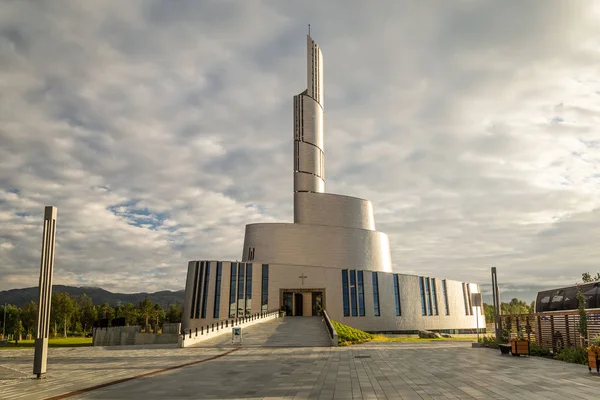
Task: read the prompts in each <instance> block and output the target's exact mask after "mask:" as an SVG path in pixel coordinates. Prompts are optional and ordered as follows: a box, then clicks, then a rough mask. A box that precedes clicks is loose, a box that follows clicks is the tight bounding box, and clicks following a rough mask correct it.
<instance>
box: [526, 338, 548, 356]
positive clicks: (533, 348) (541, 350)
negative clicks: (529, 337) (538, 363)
mask: <svg viewBox="0 0 600 400" xmlns="http://www.w3.org/2000/svg"><path fill="white" fill-rule="evenodd" d="M529 351H530V353H531V355H532V356H535V357H548V356H549V355H550V349H549V348H547V347H544V346H540V345H539V344H537V343H534V342H532V343H529Z"/></svg>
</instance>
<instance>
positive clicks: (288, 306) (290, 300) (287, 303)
mask: <svg viewBox="0 0 600 400" xmlns="http://www.w3.org/2000/svg"><path fill="white" fill-rule="evenodd" d="M293 306H294V293H292V292H283V307H285V315H286V317H291V316H292V315H294V314H293V313H292V312H293V310H294V308H293Z"/></svg>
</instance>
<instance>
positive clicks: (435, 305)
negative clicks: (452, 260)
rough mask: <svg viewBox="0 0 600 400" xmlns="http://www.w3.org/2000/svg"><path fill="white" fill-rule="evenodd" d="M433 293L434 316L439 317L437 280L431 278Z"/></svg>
mask: <svg viewBox="0 0 600 400" xmlns="http://www.w3.org/2000/svg"><path fill="white" fill-rule="evenodd" d="M431 293H433V314H434V315H438V302H437V289H436V288H435V278H431Z"/></svg>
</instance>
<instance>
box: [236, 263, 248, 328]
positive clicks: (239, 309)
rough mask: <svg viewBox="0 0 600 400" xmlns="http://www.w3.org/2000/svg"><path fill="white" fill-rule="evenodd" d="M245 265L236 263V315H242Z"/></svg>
mask: <svg viewBox="0 0 600 400" xmlns="http://www.w3.org/2000/svg"><path fill="white" fill-rule="evenodd" d="M245 268H246V265H245V264H244V263H239V264H238V305H237V310H236V311H237V313H236V316H238V317H243V316H244V269H245Z"/></svg>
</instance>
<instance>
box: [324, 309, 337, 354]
mask: <svg viewBox="0 0 600 400" xmlns="http://www.w3.org/2000/svg"><path fill="white" fill-rule="evenodd" d="M323 320H324V321H325V326H326V327H327V330H328V331H329V338H330V339H331V344H332V345H333V346H337V345H338V334H337V331H336V330H335V327H334V326H333V323H332V322H331V319H329V315H327V311H325V310H323Z"/></svg>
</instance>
